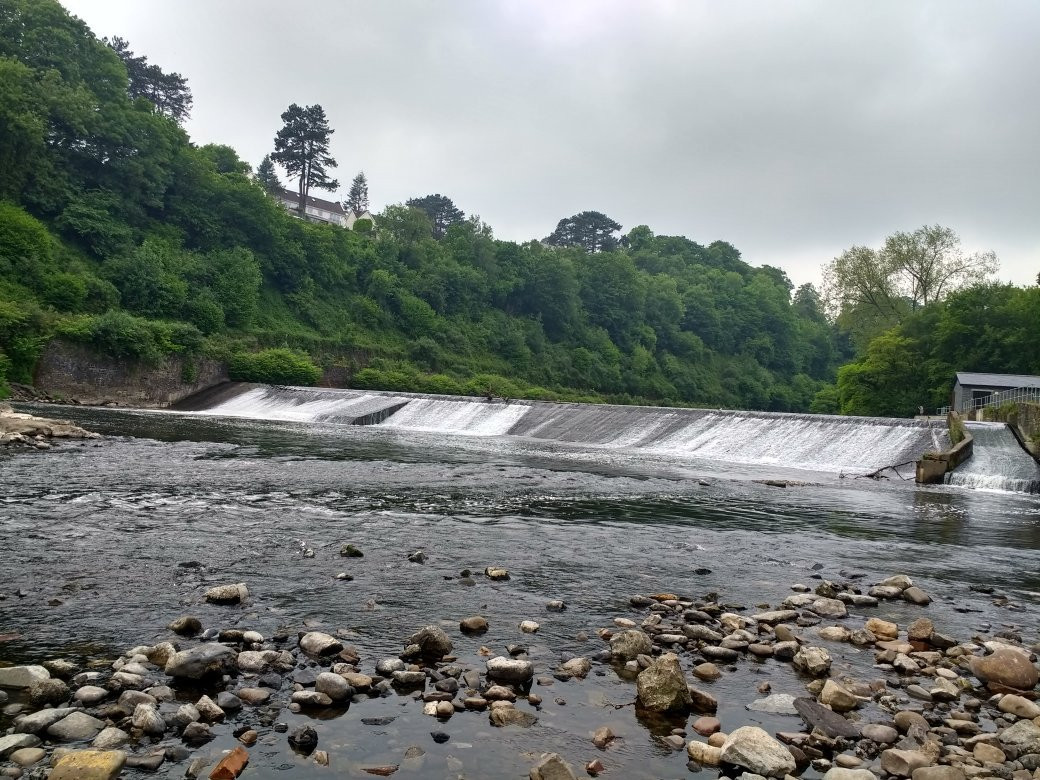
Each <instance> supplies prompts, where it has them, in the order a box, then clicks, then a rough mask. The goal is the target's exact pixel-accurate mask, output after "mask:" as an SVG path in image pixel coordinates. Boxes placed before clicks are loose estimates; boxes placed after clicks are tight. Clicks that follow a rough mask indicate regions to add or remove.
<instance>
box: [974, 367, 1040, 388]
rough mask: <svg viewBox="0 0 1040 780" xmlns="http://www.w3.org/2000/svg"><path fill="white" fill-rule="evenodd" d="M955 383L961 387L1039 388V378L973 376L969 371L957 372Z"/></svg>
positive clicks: (1023, 376) (1010, 375) (998, 375)
mask: <svg viewBox="0 0 1040 780" xmlns="http://www.w3.org/2000/svg"><path fill="white" fill-rule="evenodd" d="M957 382H958V384H961V385H982V386H983V387H1009V388H1012V387H1040V376H1026V375H1024V374H973V373H971V372H969V371H958V372H957Z"/></svg>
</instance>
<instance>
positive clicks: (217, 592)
mask: <svg viewBox="0 0 1040 780" xmlns="http://www.w3.org/2000/svg"><path fill="white" fill-rule="evenodd" d="M248 597H249V588H247V587H246V584H245V583H244V582H236V583H235V584H233V585H217V586H215V587H212V588H210V589H209V590H207V591H206V601H208V602H210V603H212V604H237V603H238V602H240V601H245V600H246V599H247V598H248Z"/></svg>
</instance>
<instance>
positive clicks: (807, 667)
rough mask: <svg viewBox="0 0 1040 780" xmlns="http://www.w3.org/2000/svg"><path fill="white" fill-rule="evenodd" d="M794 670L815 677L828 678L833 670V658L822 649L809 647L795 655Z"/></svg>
mask: <svg viewBox="0 0 1040 780" xmlns="http://www.w3.org/2000/svg"><path fill="white" fill-rule="evenodd" d="M793 663H794V668H795V669H797V670H798V671H800V672H804V673H805V674H808V675H811V676H813V677H826V676H827V673H828V672H830V670H831V656H830V654H829V653H828V652H827V651H826V650H824V649H823V648H822V647H813V646H811V645H810V646H807V647H803V648H801V649H800V650H799V651H798V652H797V653H795V655H794V659H793Z"/></svg>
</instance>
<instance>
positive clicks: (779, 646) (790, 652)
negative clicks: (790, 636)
mask: <svg viewBox="0 0 1040 780" xmlns="http://www.w3.org/2000/svg"><path fill="white" fill-rule="evenodd" d="M799 647H801V645H799V644H798V643H797V642H795V641H794V640H785V641H783V642H777V643H776V644H775V645H773V657H774V658H776V659H777V660H780V661H790V660H792V659H793V658H794V657H795V655H796V654H797V653H798V648H799Z"/></svg>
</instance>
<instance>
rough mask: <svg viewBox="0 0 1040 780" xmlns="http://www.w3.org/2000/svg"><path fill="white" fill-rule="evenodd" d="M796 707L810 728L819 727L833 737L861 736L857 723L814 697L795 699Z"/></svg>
mask: <svg viewBox="0 0 1040 780" xmlns="http://www.w3.org/2000/svg"><path fill="white" fill-rule="evenodd" d="M794 707H795V709H796V710H797V711H798V714H799V715H800V716H801V718H802V720H804V721H805V722H806V724H808V726H809V727H810V728H817V729H819V730H820V731H822V732H823V733H824V734H825V735H826V736H828V737H830V738H831V739H834V738H836V737H848V738H851V739H856V738H857V737H859V728H857V727H856V725H855V724H853V723H849V722H848V721H847V720H845V718H843V717H842V716H841V715H839V714H838V713H836V712H834V711H833V710H829V709H827V708H826V707H824V706H823V705H822V704H820V703H818V702H815V701H813V700H812V699H806V698H798V699H795V700H794Z"/></svg>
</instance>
